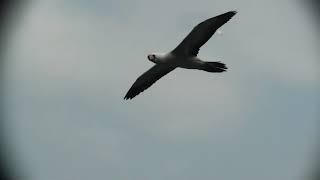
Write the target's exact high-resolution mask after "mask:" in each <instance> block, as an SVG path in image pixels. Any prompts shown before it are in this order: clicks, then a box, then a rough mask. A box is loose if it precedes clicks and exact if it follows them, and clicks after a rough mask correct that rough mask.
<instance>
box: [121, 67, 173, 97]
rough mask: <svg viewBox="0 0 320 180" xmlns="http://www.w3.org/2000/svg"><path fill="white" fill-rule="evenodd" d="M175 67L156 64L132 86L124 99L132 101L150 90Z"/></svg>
mask: <svg viewBox="0 0 320 180" xmlns="http://www.w3.org/2000/svg"><path fill="white" fill-rule="evenodd" d="M174 69H175V67H171V66H166V65H161V64H156V65H154V66H153V67H152V68H150V69H149V70H148V71H146V72H145V73H143V74H142V75H141V76H140V77H139V78H138V79H137V80H136V81H135V82H134V83H133V85H132V86H131V88H130V89H129V91H128V92H127V94H126V95H125V97H124V99H132V98H134V97H135V96H137V95H138V94H140V93H141V92H143V91H144V90H146V89H147V88H149V87H150V86H151V85H152V84H153V83H155V82H156V81H157V80H159V79H160V78H161V77H162V76H164V75H166V74H168V73H169V72H170V71H172V70H174Z"/></svg>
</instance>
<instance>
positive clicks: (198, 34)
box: [172, 11, 237, 56]
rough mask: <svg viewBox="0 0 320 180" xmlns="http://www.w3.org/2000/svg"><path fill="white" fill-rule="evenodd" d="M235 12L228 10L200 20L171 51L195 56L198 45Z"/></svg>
mask: <svg viewBox="0 0 320 180" xmlns="http://www.w3.org/2000/svg"><path fill="white" fill-rule="evenodd" d="M236 13H237V12H236V11H230V12H227V13H224V14H221V15H218V16H216V17H213V18H210V19H207V20H205V21H203V22H201V23H200V24H198V25H197V26H196V27H194V28H193V29H192V31H191V32H190V33H189V34H188V36H187V37H185V38H184V40H183V41H182V42H181V43H180V44H179V45H178V46H177V47H176V48H175V49H174V50H173V51H172V53H173V54H177V55H183V56H197V54H198V52H199V49H200V47H201V46H202V45H204V44H205V43H206V42H207V41H208V40H209V39H210V38H211V37H212V35H213V34H214V33H215V32H216V30H217V29H219V28H220V27H221V26H222V25H224V24H225V23H227V22H228V21H229V20H230V19H231V18H232V17H233V16H234V15H235V14H236Z"/></svg>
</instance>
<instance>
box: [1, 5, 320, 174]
mask: <svg viewBox="0 0 320 180" xmlns="http://www.w3.org/2000/svg"><path fill="white" fill-rule="evenodd" d="M162 9H164V10H165V12H162V11H160V10H162ZM229 10H237V11H238V12H239V13H238V14H237V16H236V17H235V18H234V19H232V20H231V21H230V22H229V23H228V24H226V25H225V26H224V27H223V28H222V29H221V30H222V32H223V33H222V34H221V35H216V36H214V37H213V38H212V39H211V40H210V41H209V42H208V43H207V44H206V45H205V46H204V47H203V48H202V49H201V51H200V57H201V58H203V59H206V60H208V61H214V60H221V61H223V62H225V63H226V64H227V66H228V67H229V71H228V72H226V73H223V74H208V73H204V72H200V71H191V70H189V71H188V70H182V69H178V70H176V71H174V72H172V73H170V74H169V75H168V76H166V77H165V78H163V79H161V80H160V81H159V82H158V83H156V84H155V85H154V86H152V87H151V88H150V89H148V91H146V92H144V93H143V94H141V95H139V96H138V97H137V98H136V99H134V100H133V101H123V100H122V98H123V96H124V94H125V93H126V91H127V90H128V88H129V87H130V85H131V84H132V83H133V81H134V80H135V79H136V78H137V77H138V76H139V75H140V74H141V73H143V72H144V71H145V70H147V69H148V68H149V67H150V66H151V65H152V64H151V63H150V62H149V61H147V59H146V54H147V53H149V52H153V51H160V52H161V51H162V52H166V51H169V50H171V49H172V48H174V47H175V46H176V45H177V44H178V43H179V42H180V41H181V40H182V39H183V38H184V36H185V35H186V34H187V33H188V32H189V31H190V30H191V29H192V28H193V26H194V25H196V24H197V23H199V22H200V21H202V20H204V19H206V18H209V17H211V16H215V15H218V14H219V13H223V12H225V11H229ZM22 19H23V20H22V21H21V24H20V25H19V27H18V28H17V30H16V32H13V33H12V34H13V36H12V43H11V44H10V45H9V48H8V49H9V51H8V56H7V59H8V61H7V62H8V63H7V83H6V89H7V102H8V103H7V108H8V112H9V113H8V114H9V117H10V121H9V120H8V123H7V126H8V127H9V129H10V132H11V133H10V135H11V139H12V146H13V147H15V149H16V150H15V153H16V154H17V155H18V158H17V159H18V160H17V161H18V162H19V163H22V167H23V168H24V169H25V171H26V172H27V173H30V176H31V177H32V179H34V180H37V179H39V180H55V179H65V180H69V179H79V180H81V179H102V178H104V179H119V180H127V179H130V180H131V179H136V180H140V179H148V180H150V179H152V180H158V179H159V180H160V179H190V180H191V179H208V180H209V179H230V180H231V179H246V180H247V179H262V180H264V179H284V180H286V179H287V180H289V179H290V180H291V179H300V176H302V174H303V172H304V170H305V168H307V167H308V166H307V165H308V164H309V163H310V161H311V159H312V157H313V156H312V148H313V144H314V142H315V130H316V129H315V123H316V120H317V107H318V105H319V95H318V91H319V84H318V76H317V75H318V73H319V72H318V70H317V68H316V67H317V65H318V62H317V58H318V56H319V53H318V52H317V51H316V47H317V46H316V45H317V44H316V42H315V39H314V37H315V33H316V32H315V31H313V28H312V27H313V22H312V20H308V19H309V14H308V13H306V10H305V9H303V6H300V4H299V3H295V1H281V2H278V1H275V0H274V1H254V2H252V1H249V0H248V1H241V2H240V1H231V0H229V1H205V0H203V1H194V2H185V3H183V4H181V1H146V0H138V1H135V2H133V1H98V0H93V1H90V2H89V1H82V0H81V1H79V0H77V1H76V0H68V1H67V0H55V1H53V0H41V1H40V0H39V1H33V2H32V4H30V5H29V8H28V9H26V12H25V16H23V18H22Z"/></svg>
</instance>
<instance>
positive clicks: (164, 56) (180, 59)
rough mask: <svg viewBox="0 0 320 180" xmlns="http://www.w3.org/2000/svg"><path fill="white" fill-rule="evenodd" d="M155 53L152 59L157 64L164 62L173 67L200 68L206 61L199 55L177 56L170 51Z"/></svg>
mask: <svg viewBox="0 0 320 180" xmlns="http://www.w3.org/2000/svg"><path fill="white" fill-rule="evenodd" d="M153 54H154V55H155V59H154V60H150V59H149V60H150V61H152V62H153V63H155V64H164V65H167V66H172V67H180V68H185V69H199V67H200V66H201V65H203V64H204V61H202V60H201V59H199V58H198V57H197V56H176V55H174V54H172V53H171V52H170V53H153Z"/></svg>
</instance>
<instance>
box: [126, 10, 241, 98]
mask: <svg viewBox="0 0 320 180" xmlns="http://www.w3.org/2000/svg"><path fill="white" fill-rule="evenodd" d="M235 14H236V11H230V12H227V13H224V14H221V15H218V16H216V17H213V18H210V19H207V20H205V21H203V22H201V23H200V24H198V25H197V26H196V27H194V28H193V29H192V31H191V32H190V33H189V34H188V35H187V36H186V37H185V38H184V40H183V41H182V42H181V43H180V44H179V45H178V46H177V47H176V48H175V49H174V50H172V51H171V52H170V53H167V54H165V55H157V54H151V55H148V59H149V60H150V61H152V62H154V63H155V65H154V66H153V67H151V68H150V69H149V70H148V71H146V72H145V73H143V74H142V75H141V76H140V77H138V79H137V80H136V81H135V82H134V83H133V85H132V86H131V88H130V89H129V91H128V92H127V94H126V95H125V97H124V99H132V98H134V97H135V96H137V95H138V94H140V93H141V92H143V91H144V90H146V89H147V88H149V87H150V86H151V85H152V84H154V83H155V82H156V81H157V80H159V79H160V78H161V77H163V76H165V75H166V74H168V73H169V72H171V71H172V70H174V69H175V68H177V67H180V68H185V69H198V70H203V71H207V72H216V73H219V72H224V71H225V70H226V69H227V67H226V66H225V64H223V63H221V62H206V61H202V60H200V59H199V58H197V55H198V53H199V50H200V48H201V46H203V45H204V44H205V43H206V42H207V41H208V40H209V39H210V38H211V37H212V36H213V34H214V33H215V32H216V31H217V30H218V29H219V28H220V27H221V26H222V25H224V24H225V23H226V22H228V21H229V20H230V19H231V18H232V17H233V16H234V15H235Z"/></svg>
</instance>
